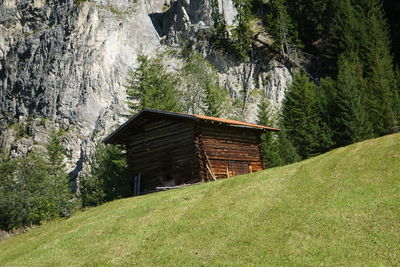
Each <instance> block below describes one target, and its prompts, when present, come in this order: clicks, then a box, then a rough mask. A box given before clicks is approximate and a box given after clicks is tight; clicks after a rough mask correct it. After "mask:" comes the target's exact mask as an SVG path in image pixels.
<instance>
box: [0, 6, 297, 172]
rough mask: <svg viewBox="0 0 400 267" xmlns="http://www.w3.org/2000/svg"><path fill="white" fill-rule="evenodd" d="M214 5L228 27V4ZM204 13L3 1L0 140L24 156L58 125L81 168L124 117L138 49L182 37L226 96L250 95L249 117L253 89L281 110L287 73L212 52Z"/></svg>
mask: <svg viewBox="0 0 400 267" xmlns="http://www.w3.org/2000/svg"><path fill="white" fill-rule="evenodd" d="M218 5H219V9H220V12H222V13H223V15H224V17H225V19H226V21H227V22H228V23H229V24H234V23H235V21H234V18H235V15H236V10H235V9H234V6H233V2H232V0H219V1H218ZM211 14H212V8H211V4H210V1H209V0H198V1H189V0H178V1H164V0H86V1H84V0H79V1H77V0H63V1H59V0H0V146H1V147H2V148H5V149H6V150H8V151H11V154H12V155H13V156H17V155H20V154H24V153H26V152H27V151H29V150H31V149H33V148H34V147H35V146H38V147H40V145H42V144H43V143H45V142H46V139H47V135H48V133H49V131H51V129H53V128H61V129H63V130H64V132H65V135H64V141H63V142H64V145H65V147H66V148H67V151H68V156H69V161H70V170H71V171H73V172H74V173H78V172H79V171H80V170H81V169H82V167H83V166H84V164H85V163H86V162H87V160H88V158H89V157H90V154H91V152H92V151H93V148H94V146H95V144H96V142H98V141H99V140H100V139H101V138H102V137H104V136H105V135H106V134H107V133H109V132H111V130H112V129H113V127H115V126H116V125H117V124H119V123H121V122H122V121H123V119H122V118H121V116H120V114H122V113H124V108H125V87H124V84H125V83H126V78H127V73H128V71H129V69H131V68H135V67H136V61H137V57H138V55H140V54H146V55H155V54H156V52H157V51H158V50H160V49H163V47H166V46H179V45H180V43H181V41H182V40H190V41H191V42H192V43H196V44H198V45H197V48H198V49H199V50H200V51H201V52H202V53H203V55H204V56H205V57H207V58H209V59H210V61H212V62H213V63H214V64H215V65H216V66H217V69H218V70H219V72H220V76H221V80H222V82H223V83H224V84H225V86H226V88H227V89H228V90H229V91H230V95H231V96H232V97H233V98H240V97H243V92H245V94H249V95H248V97H251V98H252V100H251V101H249V102H248V106H247V107H245V108H246V113H245V115H246V117H247V119H249V120H254V119H255V117H254V115H255V109H256V108H255V107H256V104H257V101H258V97H257V96H256V94H250V92H253V91H254V92H255V91H265V92H266V93H267V95H268V96H269V97H270V98H271V100H272V101H273V103H274V105H276V106H279V103H280V101H281V100H282V97H283V94H284V90H285V88H286V85H287V84H288V83H290V81H291V74H290V72H289V70H288V69H287V68H286V67H285V66H283V65H281V64H279V63H278V62H276V61H273V62H271V64H269V69H262V68H260V66H258V65H257V64H249V63H241V62H237V61H235V59H232V58H230V57H228V56H226V55H224V54H223V53H221V52H220V51H213V49H212V47H210V45H209V43H208V42H207V40H205V39H204V38H201V37H200V36H201V34H199V33H201V32H202V31H204V30H205V29H209V28H211V27H212V19H211ZM21 129H22V130H21ZM21 131H22V133H21Z"/></svg>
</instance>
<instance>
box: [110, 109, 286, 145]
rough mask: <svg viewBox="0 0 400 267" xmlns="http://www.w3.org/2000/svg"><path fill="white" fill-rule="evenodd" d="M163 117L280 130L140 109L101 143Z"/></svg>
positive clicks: (113, 140)
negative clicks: (148, 121) (142, 121)
mask: <svg viewBox="0 0 400 267" xmlns="http://www.w3.org/2000/svg"><path fill="white" fill-rule="evenodd" d="M145 117H147V118H155V117H156V118H165V119H178V120H186V121H192V122H209V123H214V124H215V123H216V124H217V125H224V126H228V127H240V128H248V129H252V130H257V131H263V132H265V131H274V132H279V131H280V130H279V129H277V128H273V127H268V126H264V125H259V124H255V123H249V122H243V121H236V120H230V119H222V118H217V117H210V116H204V115H195V114H186V113H178V112H169V111H163V110H156V109H147V108H146V109H143V110H142V111H140V112H138V113H137V114H135V115H134V116H133V117H131V118H130V119H129V120H128V121H126V122H125V123H124V124H122V125H121V126H120V127H119V128H118V129H117V130H115V131H114V132H113V133H111V134H110V135H109V136H107V137H106V138H105V139H104V140H103V143H106V144H108V143H118V142H115V141H116V140H117V139H118V138H119V137H120V136H123V135H124V133H126V132H127V131H129V130H130V129H132V128H134V127H135V126H136V127H138V125H139V124H140V123H138V122H140V121H141V120H142V119H143V118H145Z"/></svg>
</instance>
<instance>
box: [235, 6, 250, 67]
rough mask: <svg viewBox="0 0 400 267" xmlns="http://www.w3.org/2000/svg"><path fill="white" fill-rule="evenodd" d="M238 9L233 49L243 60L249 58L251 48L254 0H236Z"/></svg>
mask: <svg viewBox="0 0 400 267" xmlns="http://www.w3.org/2000/svg"><path fill="white" fill-rule="evenodd" d="M233 3H234V5H235V8H236V10H237V12H238V13H237V15H236V24H237V25H236V26H235V27H234V28H233V30H232V38H233V44H232V45H233V49H234V52H235V53H236V55H237V56H238V57H239V58H240V59H241V60H247V59H248V57H249V52H250V50H251V41H252V40H251V38H252V36H253V31H252V29H251V24H250V23H251V19H252V13H251V9H252V1H251V0H234V1H233Z"/></svg>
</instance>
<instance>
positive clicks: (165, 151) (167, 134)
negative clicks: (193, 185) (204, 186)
mask: <svg viewBox="0 0 400 267" xmlns="http://www.w3.org/2000/svg"><path fill="white" fill-rule="evenodd" d="M142 127H143V129H144V130H143V131H142V132H140V133H135V134H133V135H131V136H129V137H128V142H127V145H126V148H127V160H128V168H129V172H130V173H131V175H132V177H133V176H134V175H136V174H137V173H140V174H141V185H140V192H141V193H143V192H146V191H152V190H154V189H155V187H156V186H165V182H167V181H170V180H174V181H175V184H177V185H178V184H183V183H188V182H198V181H199V180H200V179H199V165H198V160H197V157H196V151H195V146H194V142H193V140H194V126H193V125H192V124H190V123H185V122H179V121H174V120H158V121H152V122H149V123H145V124H144V125H143V126H142Z"/></svg>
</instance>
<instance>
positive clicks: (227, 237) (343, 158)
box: [0, 134, 400, 266]
mask: <svg viewBox="0 0 400 267" xmlns="http://www.w3.org/2000/svg"><path fill="white" fill-rule="evenodd" d="M134 264H136V265H142V266H160V265H166V266H203V265H204V266H207V265H210V266H252V265H274V266H310V265H323V266H326V265H329V266H336V265H352V266H353V265H356V266H361V265H363V266H364V265H367V266H395V265H397V266H398V265H400V134H395V135H388V136H385V137H382V138H378V139H373V140H368V141H365V142H361V143H356V144H353V145H350V146H347V147H343V148H339V149H335V150H333V151H330V152H328V153H326V154H323V155H320V156H317V157H314V158H311V159H308V160H305V161H302V162H298V163H296V164H292V165H288V166H284V167H278V168H272V169H268V170H265V171H261V172H257V173H252V174H248V175H243V176H238V177H234V178H230V179H225V180H219V181H216V182H209V183H205V184H200V185H195V186H192V187H186V188H183V189H177V190H170V191H166V192H160V193H154V194H149V195H144V196H140V197H133V198H127V199H122V200H117V201H113V202H110V203H107V204H105V205H102V206H100V207H96V208H91V209H88V210H86V211H83V212H79V213H77V214H75V215H74V216H72V217H71V218H69V219H66V220H59V221H52V222H48V223H45V224H44V225H42V226H40V227H38V228H35V229H32V230H30V231H28V232H27V233H24V234H20V235H17V236H13V237H11V238H9V239H6V240H2V241H0V265H1V266H71V265H72V266H104V265H123V266H129V265H134Z"/></svg>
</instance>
